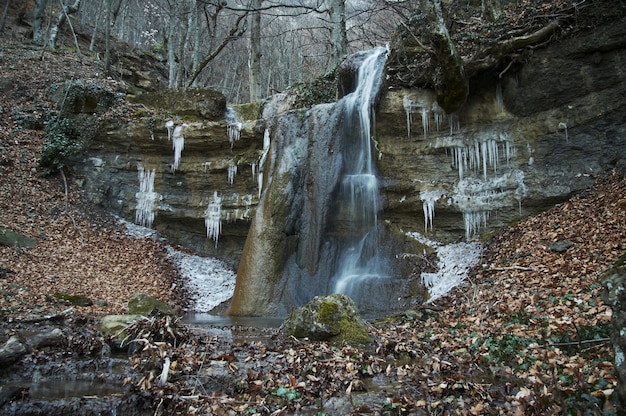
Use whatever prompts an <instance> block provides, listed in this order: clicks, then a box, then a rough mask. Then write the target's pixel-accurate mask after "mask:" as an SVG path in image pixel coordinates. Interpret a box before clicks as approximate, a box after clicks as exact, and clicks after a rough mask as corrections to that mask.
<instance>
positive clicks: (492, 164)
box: [451, 133, 515, 179]
mask: <svg viewBox="0 0 626 416" xmlns="http://www.w3.org/2000/svg"><path fill="white" fill-rule="evenodd" d="M493 136H494V137H489V138H487V139H483V140H478V139H474V142H473V143H472V144H469V145H468V144H463V145H457V146H452V147H451V151H452V152H451V153H452V166H454V167H455V168H457V169H458V171H459V179H463V177H464V176H465V174H466V173H467V172H470V171H472V172H474V173H478V172H479V171H482V175H483V178H484V179H487V174H488V172H489V170H493V172H494V173H497V171H498V165H499V164H500V159H501V158H502V156H501V154H504V161H505V163H506V165H507V166H508V164H509V162H510V160H511V156H512V155H513V154H514V152H515V148H514V147H513V146H511V143H510V141H509V136H508V134H506V133H495V134H494V135H493Z"/></svg>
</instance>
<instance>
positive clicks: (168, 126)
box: [165, 120, 174, 140]
mask: <svg viewBox="0 0 626 416" xmlns="http://www.w3.org/2000/svg"><path fill="white" fill-rule="evenodd" d="M165 128H166V129H167V140H171V139H172V133H173V132H174V122H173V121H172V120H167V122H166V123H165Z"/></svg>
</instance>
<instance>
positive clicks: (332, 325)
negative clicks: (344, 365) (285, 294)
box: [285, 294, 370, 343]
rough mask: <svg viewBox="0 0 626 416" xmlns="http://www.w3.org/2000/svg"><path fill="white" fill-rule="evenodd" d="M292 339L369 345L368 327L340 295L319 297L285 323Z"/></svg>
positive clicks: (352, 304) (347, 300) (288, 318)
mask: <svg viewBox="0 0 626 416" xmlns="http://www.w3.org/2000/svg"><path fill="white" fill-rule="evenodd" d="M285 328H286V330H287V332H288V333H289V335H293V336H294V337H297V338H309V339H312V340H317V341H346V342H356V343H366V342H369V341H370V338H369V335H368V333H367V328H366V327H365V323H364V322H363V320H362V319H361V317H360V316H359V312H358V311H357V309H356V306H355V305H354V302H352V300H351V299H350V298H349V297H347V296H345V295H339V294H333V295H329V296H316V297H314V298H313V300H311V301H310V302H309V303H307V304H306V305H304V306H302V307H300V308H298V309H295V310H294V311H292V312H291V313H290V314H289V315H288V316H287V318H286V319H285Z"/></svg>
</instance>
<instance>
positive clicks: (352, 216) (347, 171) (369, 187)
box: [331, 48, 388, 303]
mask: <svg viewBox="0 0 626 416" xmlns="http://www.w3.org/2000/svg"><path fill="white" fill-rule="evenodd" d="M386 57H387V50H386V49H385V48H377V49H374V50H372V51H370V52H369V54H368V55H367V56H366V57H365V59H364V60H363V62H362V63H361V65H360V67H359V69H358V75H357V84H356V85H357V86H356V89H355V91H354V92H352V93H350V94H349V95H347V96H345V97H344V98H343V114H344V117H343V120H344V125H343V129H342V131H343V134H344V138H343V140H344V146H345V151H344V163H343V170H342V175H341V178H340V187H339V190H338V192H337V193H336V194H335V196H334V197H335V201H334V205H335V209H336V211H335V212H336V217H335V221H337V223H339V222H344V224H343V225H342V226H343V227H344V229H345V233H344V236H343V238H342V239H341V240H340V241H341V243H340V245H339V250H338V251H339V253H340V254H339V257H338V258H339V261H338V263H337V270H336V274H335V276H334V277H333V278H332V279H331V282H332V284H333V291H334V292H336V293H343V294H346V295H348V296H350V297H352V298H354V299H355V300H356V301H357V303H362V301H363V298H364V295H365V293H367V292H368V291H369V290H370V289H371V284H372V283H373V282H374V281H377V280H380V279H385V278H386V277H387V274H388V272H387V273H385V271H384V270H383V269H384V267H383V264H384V263H385V262H384V260H383V259H382V258H381V256H380V255H379V246H380V243H381V241H380V239H381V229H380V227H379V224H378V212H379V210H380V201H379V200H380V195H379V189H378V178H377V176H376V171H375V166H374V160H373V157H372V137H371V134H372V131H373V130H374V104H375V99H376V96H377V95H378V92H379V89H380V83H381V79H382V76H381V75H382V71H383V68H384V65H385V60H386ZM359 299H360V300H361V302H359Z"/></svg>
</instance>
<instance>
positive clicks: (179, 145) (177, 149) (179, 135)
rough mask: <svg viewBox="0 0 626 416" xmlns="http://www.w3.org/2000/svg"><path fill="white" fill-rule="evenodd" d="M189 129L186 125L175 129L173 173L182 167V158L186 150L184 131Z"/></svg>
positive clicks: (173, 136) (173, 135) (173, 137)
mask: <svg viewBox="0 0 626 416" xmlns="http://www.w3.org/2000/svg"><path fill="white" fill-rule="evenodd" d="M185 127H187V125H186V124H181V125H180V126H176V127H174V133H173V134H172V147H173V148H174V164H173V165H172V172H175V171H176V169H178V166H179V165H180V156H181V154H182V152H183V149H184V148H185V138H184V137H183V130H184V128H185Z"/></svg>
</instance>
